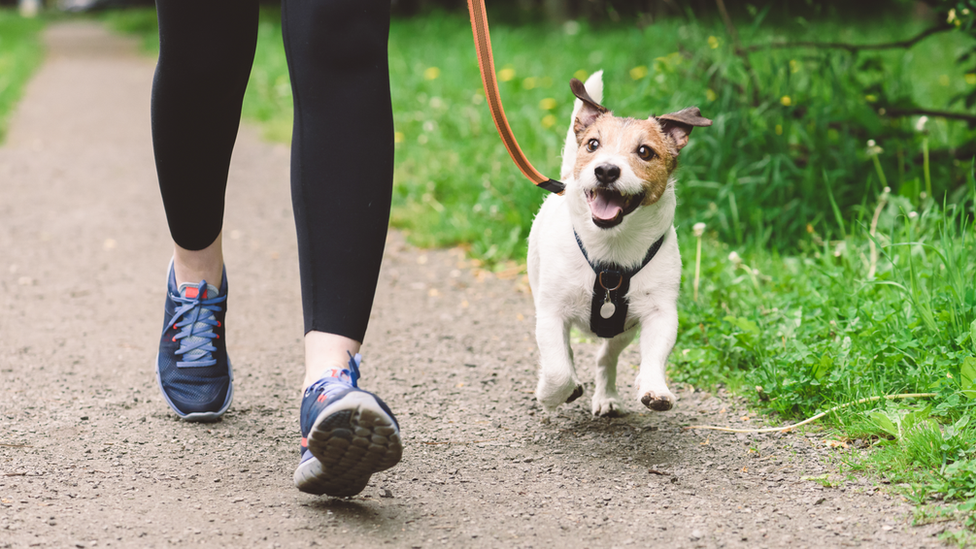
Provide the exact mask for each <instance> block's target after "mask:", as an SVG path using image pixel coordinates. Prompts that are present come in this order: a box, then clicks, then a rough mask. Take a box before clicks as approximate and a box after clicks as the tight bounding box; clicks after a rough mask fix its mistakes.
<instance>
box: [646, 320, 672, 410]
mask: <svg viewBox="0 0 976 549" xmlns="http://www.w3.org/2000/svg"><path fill="white" fill-rule="evenodd" d="M677 338H678V311H677V309H675V308H666V309H659V310H658V311H656V312H655V313H654V314H653V315H651V316H650V317H647V318H644V319H643V320H642V321H641V336H640V348H641V366H640V373H639V374H638V375H637V383H636V385H637V398H638V399H640V401H641V403H642V404H643V405H644V406H647V407H648V408H650V409H651V410H657V411H659V412H663V411H665V410H670V409H671V408H672V407H673V406H674V403H675V401H676V400H677V397H675V396H674V394H673V393H672V392H671V391H670V390H669V389H668V383H667V379H666V378H665V373H664V369H665V367H666V366H667V363H668V355H670V354H671V349H672V348H673V347H674V342H675V340H677Z"/></svg>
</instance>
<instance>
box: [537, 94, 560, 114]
mask: <svg viewBox="0 0 976 549" xmlns="http://www.w3.org/2000/svg"><path fill="white" fill-rule="evenodd" d="M539 108H540V109H542V110H544V111H551V110H552V109H555V108H556V100H555V99H553V98H551V97H547V98H545V99H543V100H542V101H539Z"/></svg>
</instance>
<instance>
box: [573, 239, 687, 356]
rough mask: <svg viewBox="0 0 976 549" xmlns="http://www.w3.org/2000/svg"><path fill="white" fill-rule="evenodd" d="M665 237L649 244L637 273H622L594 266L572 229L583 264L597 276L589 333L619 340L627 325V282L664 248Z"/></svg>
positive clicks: (610, 266)
mask: <svg viewBox="0 0 976 549" xmlns="http://www.w3.org/2000/svg"><path fill="white" fill-rule="evenodd" d="M667 234H668V233H664V234H663V235H661V238H659V239H657V241H656V242H654V244H651V247H650V249H649V250H647V254H646V255H644V261H643V262H642V263H641V265H640V267H637V268H636V269H624V268H623V267H621V266H620V265H617V264H614V263H593V262H592V261H590V256H589V255H587V253H586V248H584V247H583V241H582V240H580V237H579V234H577V233H576V229H573V236H575V237H576V243H577V244H579V249H580V251H581V252H583V257H584V258H586V262H587V263H588V264H589V265H590V268H592V269H593V272H594V273H596V280H595V281H594V282H593V300H592V302H591V304H590V330H592V331H593V333H595V334H596V335H597V336H599V337H605V338H611V337H615V336H618V335H620V334H622V333H624V331H625V330H626V328H625V327H624V324H625V323H626V321H627V292H628V291H630V279H631V278H633V276H634V275H636V274H637V273H638V272H639V271H640V270H641V269H643V268H644V266H645V265H647V264H648V263H650V262H651V260H652V259H654V256H655V255H657V252H658V250H660V249H661V244H664V237H665V236H667Z"/></svg>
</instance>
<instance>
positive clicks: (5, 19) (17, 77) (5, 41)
mask: <svg viewBox="0 0 976 549" xmlns="http://www.w3.org/2000/svg"><path fill="white" fill-rule="evenodd" d="M43 27H44V23H43V21H41V20H39V19H27V18H24V17H21V16H20V15H19V14H18V13H17V11H16V10H12V9H2V8H0V142H3V138H4V136H5V135H6V133H7V120H8V117H9V116H10V112H11V111H12V110H13V108H14V105H16V103H17V100H19V99H20V96H21V94H22V93H23V90H24V86H25V85H26V84H27V80H28V79H29V78H30V76H31V75H32V74H33V73H34V71H35V70H36V69H37V68H38V67H39V66H40V64H41V60H42V59H43V58H44V50H43V47H42V45H41V40H40V32H41V29H42V28H43Z"/></svg>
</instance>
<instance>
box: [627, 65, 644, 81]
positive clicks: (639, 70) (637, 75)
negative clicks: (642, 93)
mask: <svg viewBox="0 0 976 549" xmlns="http://www.w3.org/2000/svg"><path fill="white" fill-rule="evenodd" d="M645 76H647V67H645V66H644V65H640V66H639V67H634V68H632V69H630V77H631V78H632V79H634V80H640V79H641V78H644V77H645Z"/></svg>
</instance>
